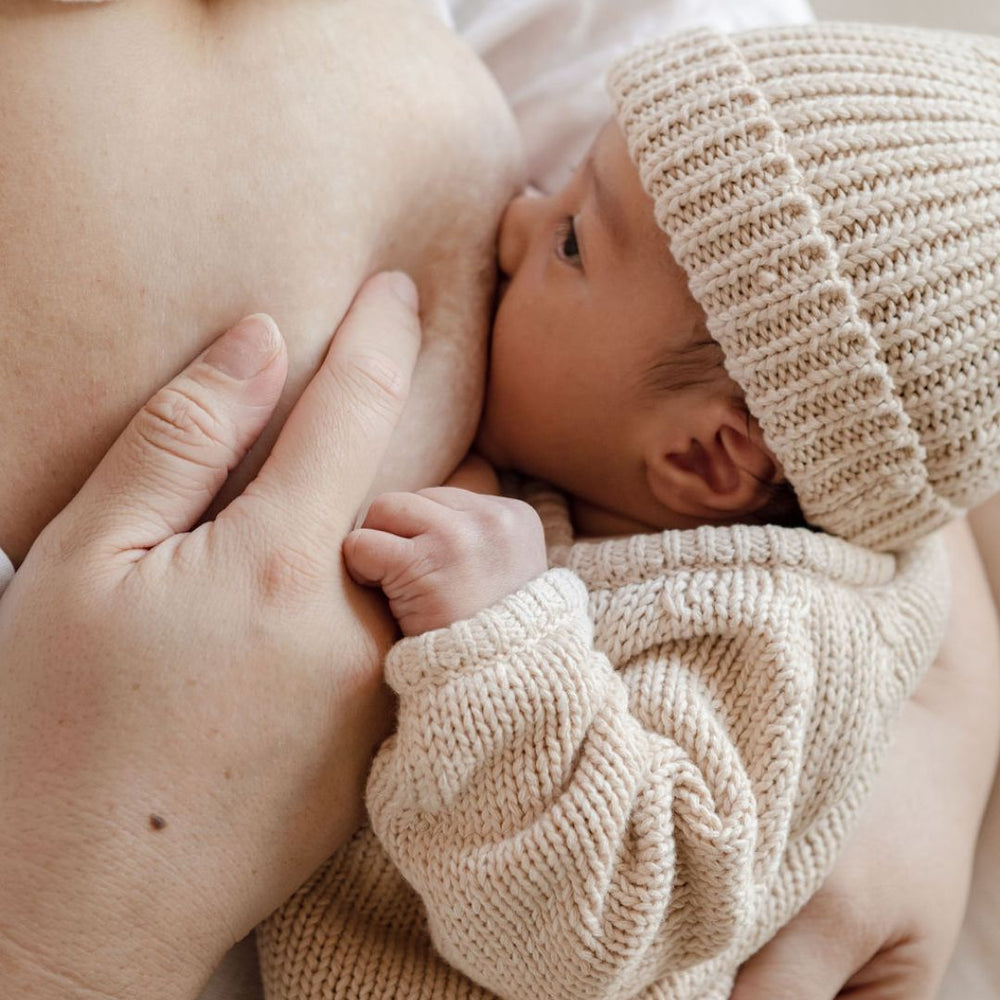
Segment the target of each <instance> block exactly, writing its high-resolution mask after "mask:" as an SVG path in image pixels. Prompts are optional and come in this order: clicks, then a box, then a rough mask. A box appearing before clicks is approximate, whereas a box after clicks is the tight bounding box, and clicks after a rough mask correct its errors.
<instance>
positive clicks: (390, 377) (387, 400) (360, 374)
mask: <svg viewBox="0 0 1000 1000" xmlns="http://www.w3.org/2000/svg"><path fill="white" fill-rule="evenodd" d="M339 378H340V380H341V382H342V384H344V385H346V386H347V388H348V391H349V393H350V394H351V396H352V397H354V398H357V399H359V400H360V401H363V402H366V403H368V404H369V405H373V406H376V407H379V408H384V409H386V410H390V411H395V410H396V409H397V408H398V407H399V406H401V405H402V403H403V401H404V400H405V398H406V377H405V375H404V374H403V371H402V369H401V368H400V367H399V365H398V364H396V362H395V361H394V360H393V359H392V358H390V357H389V356H388V355H387V354H384V353H382V352H381V351H371V350H369V351H364V352H360V353H358V354H356V355H354V357H352V358H351V361H350V364H348V365H345V366H344V368H343V369H341V371H340V372H339Z"/></svg>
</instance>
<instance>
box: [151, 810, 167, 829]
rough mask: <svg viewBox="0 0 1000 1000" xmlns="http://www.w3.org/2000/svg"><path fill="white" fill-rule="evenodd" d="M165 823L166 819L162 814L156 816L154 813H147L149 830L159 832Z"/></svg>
mask: <svg viewBox="0 0 1000 1000" xmlns="http://www.w3.org/2000/svg"><path fill="white" fill-rule="evenodd" d="M166 825H167V821H166V820H165V819H164V818H163V817H162V816H157V815H156V813H150V814H149V828H150V830H155V831H156V832H157V833H159V832H160V830H162V829H163V828H164V827H165V826H166Z"/></svg>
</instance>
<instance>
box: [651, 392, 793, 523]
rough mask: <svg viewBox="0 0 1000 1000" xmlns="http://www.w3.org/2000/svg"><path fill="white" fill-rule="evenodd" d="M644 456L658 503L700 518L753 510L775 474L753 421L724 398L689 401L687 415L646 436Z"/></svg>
mask: <svg viewBox="0 0 1000 1000" xmlns="http://www.w3.org/2000/svg"><path fill="white" fill-rule="evenodd" d="M654 441H658V443H656V444H654V443H653V442H654ZM645 458H646V477H647V483H648V486H649V489H650V491H651V492H652V494H653V495H654V496H655V497H656V499H657V501H658V502H659V503H661V504H662V505H663V506H664V507H667V508H668V509H669V510H672V511H675V512H676V513H679V514H684V515H685V516H687V517H692V518H696V519H699V520H705V521H732V520H738V519H739V518H741V517H745V516H747V515H750V514H753V513H755V512H756V511H758V510H759V509H760V508H761V507H762V506H764V504H766V503H767V501H768V498H769V496H770V493H771V491H770V487H771V486H772V484H774V483H775V482H777V481H778V479H779V475H780V469H779V467H778V463H777V462H776V461H775V459H774V456H773V455H772V454H771V452H770V451H769V450H768V448H767V446H766V445H765V444H764V439H763V436H762V435H761V432H760V428H759V427H758V425H757V422H756V421H755V420H754V419H753V417H751V416H750V415H749V414H748V413H747V411H746V410H745V409H744V408H743V407H742V406H741V405H740V404H739V403H738V402H736V401H735V400H732V399H726V398H713V399H708V400H699V401H697V402H694V403H693V404H692V406H691V409H690V410H689V412H688V414H687V417H686V419H684V420H683V421H679V422H678V421H671V422H670V423H669V424H666V423H665V424H664V426H663V428H662V431H661V433H660V434H659V435H658V437H657V436H654V437H651V439H650V444H649V446H648V447H647V451H646V456H645Z"/></svg>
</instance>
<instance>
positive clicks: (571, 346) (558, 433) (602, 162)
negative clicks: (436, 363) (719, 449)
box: [477, 122, 703, 519]
mask: <svg viewBox="0 0 1000 1000" xmlns="http://www.w3.org/2000/svg"><path fill="white" fill-rule="evenodd" d="M499 254H500V267H501V270H502V272H503V275H504V281H503V282H502V284H501V297H500V303H499V308H498V311H497V315H496V318H495V321H494V326H493V339H492V345H491V349H490V369H489V375H488V381H487V387H486V403H485V409H484V412H483V419H482V424H481V426H480V431H479V436H478V439H477V447H478V448H479V450H480V451H482V453H483V454H484V455H485V456H486V457H487V458H488V459H490V460H491V461H492V462H493V463H494V464H495V465H497V466H499V467H500V468H511V469H517V470H519V471H521V472H524V473H527V474H529V475H532V476H538V477H541V478H543V479H546V480H547V481H549V482H551V483H554V484H555V485H557V486H559V487H561V488H562V489H564V490H566V491H567V492H569V493H570V494H571V495H573V496H574V497H577V498H580V499H582V500H583V501H585V502H586V503H588V504H590V505H594V506H596V507H599V508H602V509H605V510H611V511H615V512H617V513H621V514H626V515H628V516H631V517H635V518H640V519H641V517H642V515H643V511H642V510H640V509H638V508H637V507H636V503H638V501H637V500H636V499H635V498H636V495H637V494H638V493H640V492H641V487H642V486H643V485H644V484H643V483H641V481H640V477H641V476H642V460H641V450H642V445H643V437H644V435H645V434H646V433H647V431H646V428H647V426H648V424H649V419H650V412H651V408H652V407H654V400H653V399H652V398H651V393H650V390H649V389H648V388H646V387H645V384H644V379H645V377H646V376H647V375H648V373H649V371H650V369H651V368H652V367H653V366H654V365H655V364H656V362H657V361H658V360H659V359H662V358H663V357H664V355H665V354H667V353H668V352H669V350H670V347H671V344H672V343H673V342H674V341H676V346H678V347H680V346H682V345H683V343H686V342H687V341H688V340H689V339H690V337H691V335H692V331H693V330H694V328H695V326H696V324H698V323H699V321H701V320H702V318H703V314H702V312H701V310H700V308H699V306H698V305H697V303H696V302H695V301H694V299H693V298H692V297H691V294H690V293H689V291H688V288H687V281H686V278H685V275H684V272H683V271H682V269H681V268H680V267H679V266H678V264H677V263H676V262H675V261H674V259H673V257H672V256H671V254H670V251H669V247H668V241H667V237H666V235H665V234H664V233H663V232H662V230H661V229H660V228H659V227H658V226H657V224H656V221H655V219H654V218H653V202H652V200H651V199H650V198H649V197H648V195H647V194H646V193H645V191H644V190H643V188H642V185H641V183H640V181H639V177H638V173H637V171H636V168H635V166H634V165H633V163H632V161H631V159H630V157H629V155H628V150H627V148H626V145H625V140H624V138H623V136H622V134H621V131H620V129H619V127H618V125H617V124H616V123H615V122H609V123H608V124H607V125H606V126H605V127H604V129H603V130H602V131H601V133H600V134H599V135H598V137H597V139H596V140H595V142H594V144H593V146H592V147H591V150H590V153H589V155H588V157H587V159H586V161H585V162H584V163H583V164H582V165H581V166H580V167H579V168H578V169H577V170H576V172H575V173H574V175H573V177H572V178H571V179H570V181H569V183H568V184H567V185H566V187H565V188H564V189H563V190H562V191H560V192H558V193H557V194H554V195H551V196H546V197H538V196H533V195H522V196H521V197H519V198H516V199H515V200H514V201H513V202H511V204H510V205H509V206H508V208H507V210H506V213H505V215H504V217H503V220H502V222H501V227H500V237H499ZM675 402H676V407H675V411H676V412H673V411H669V410H668V412H667V413H666V414H665V415H664V414H663V406H662V401H660V400H657V401H655V408H656V410H657V414H658V419H664V418H665V419H676V420H682V419H683V418H684V413H683V407H684V406H685V405H689V404H688V403H686V402H685V401H684V400H683V399H682V398H678V399H677V400H676V401H675Z"/></svg>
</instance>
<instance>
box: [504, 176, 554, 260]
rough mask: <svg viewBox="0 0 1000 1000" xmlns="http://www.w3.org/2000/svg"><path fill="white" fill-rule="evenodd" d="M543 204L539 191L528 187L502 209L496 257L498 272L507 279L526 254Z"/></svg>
mask: <svg viewBox="0 0 1000 1000" xmlns="http://www.w3.org/2000/svg"><path fill="white" fill-rule="evenodd" d="M543 204H544V198H543V195H542V193H541V191H539V190H538V189H537V188H533V187H529V188H527V189H526V190H525V191H524V193H523V194H520V195H518V196H517V197H516V198H514V199H512V200H511V202H510V204H508V205H507V207H506V209H504V213H503V217H502V218H501V220H500V236H499V240H498V243H499V246H498V256H499V259H500V270H501V271H503V273H504V274H506V275H507V276H508V277H512V276H513V275H514V273H515V272H516V271H517V269H518V268H519V267H520V266H521V262H522V261H523V260H524V257H525V254H527V252H528V247H529V246H530V245H531V236H532V233H533V232H534V229H535V224H536V220H537V217H538V213H539V209H540V208H541V207H542V205H543Z"/></svg>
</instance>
